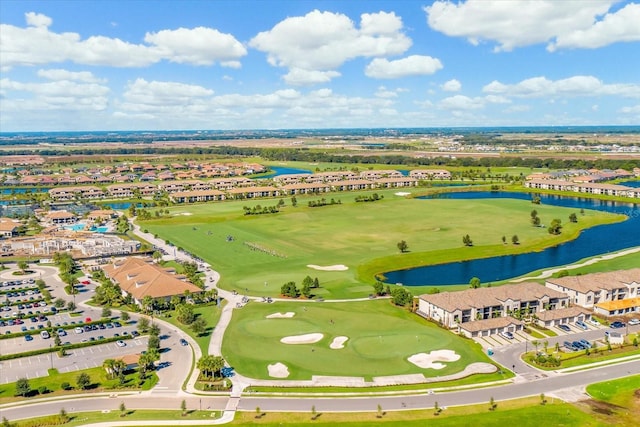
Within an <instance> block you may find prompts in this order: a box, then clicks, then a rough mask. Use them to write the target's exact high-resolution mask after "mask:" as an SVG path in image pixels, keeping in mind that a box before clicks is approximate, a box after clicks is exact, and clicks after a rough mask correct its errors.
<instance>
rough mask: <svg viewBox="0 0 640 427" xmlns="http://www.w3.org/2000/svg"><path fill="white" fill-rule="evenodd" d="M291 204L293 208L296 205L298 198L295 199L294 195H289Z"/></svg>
mask: <svg viewBox="0 0 640 427" xmlns="http://www.w3.org/2000/svg"><path fill="white" fill-rule="evenodd" d="M291 206H293V207H294V208H295V207H296V206H298V199H296V196H293V197H291Z"/></svg>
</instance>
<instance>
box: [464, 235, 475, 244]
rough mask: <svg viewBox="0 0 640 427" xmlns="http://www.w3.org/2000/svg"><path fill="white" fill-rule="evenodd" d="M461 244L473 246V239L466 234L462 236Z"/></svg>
mask: <svg viewBox="0 0 640 427" xmlns="http://www.w3.org/2000/svg"><path fill="white" fill-rule="evenodd" d="M462 244H464V245H465V246H473V240H471V237H469V235H468V234H466V235H464V236H462Z"/></svg>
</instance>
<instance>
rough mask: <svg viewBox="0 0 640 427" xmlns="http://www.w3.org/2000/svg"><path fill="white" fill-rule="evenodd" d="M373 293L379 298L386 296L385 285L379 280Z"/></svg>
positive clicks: (374, 285) (374, 286)
mask: <svg viewBox="0 0 640 427" xmlns="http://www.w3.org/2000/svg"><path fill="white" fill-rule="evenodd" d="M373 292H375V294H376V295H378V296H382V295H384V284H383V283H382V282H381V281H379V280H377V281H376V283H374V284H373Z"/></svg>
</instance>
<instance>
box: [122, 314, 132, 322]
mask: <svg viewBox="0 0 640 427" xmlns="http://www.w3.org/2000/svg"><path fill="white" fill-rule="evenodd" d="M129 318H130V317H129V313H127V312H126V311H121V312H120V320H122V321H123V322H128V321H129Z"/></svg>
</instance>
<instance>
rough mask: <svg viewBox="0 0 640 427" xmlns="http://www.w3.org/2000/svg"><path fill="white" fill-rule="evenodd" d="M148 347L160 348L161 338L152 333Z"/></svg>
mask: <svg viewBox="0 0 640 427" xmlns="http://www.w3.org/2000/svg"><path fill="white" fill-rule="evenodd" d="M147 347H148V348H150V349H151V348H156V349H158V348H160V338H159V337H158V336H156V335H150V336H149V340H148V341H147Z"/></svg>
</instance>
